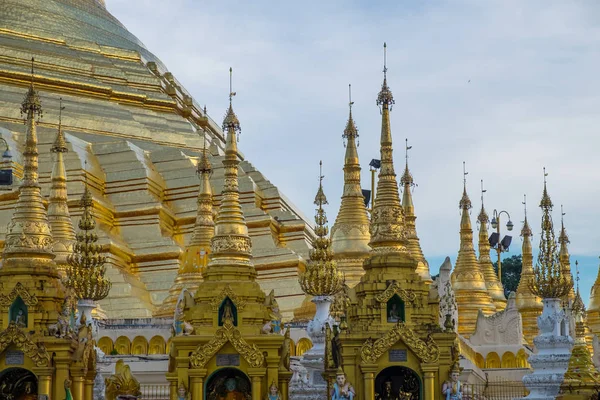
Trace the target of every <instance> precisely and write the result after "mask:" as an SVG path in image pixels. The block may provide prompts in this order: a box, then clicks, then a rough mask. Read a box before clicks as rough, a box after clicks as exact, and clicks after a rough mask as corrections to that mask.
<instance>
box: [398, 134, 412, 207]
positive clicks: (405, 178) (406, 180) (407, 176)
mask: <svg viewBox="0 0 600 400" xmlns="http://www.w3.org/2000/svg"><path fill="white" fill-rule="evenodd" d="M410 149H412V146H409V145H408V138H407V139H405V149H404V150H405V152H406V155H405V159H406V164H405V167H404V173H403V174H402V177H401V178H400V184H401V185H402V186H406V185H408V186H409V187H412V186H415V181H414V179H413V176H412V174H411V173H410V170H409V169H408V151H409V150H410ZM411 203H412V200H411ZM402 205H404V199H403V201H402ZM404 208H405V211H406V207H404Z"/></svg>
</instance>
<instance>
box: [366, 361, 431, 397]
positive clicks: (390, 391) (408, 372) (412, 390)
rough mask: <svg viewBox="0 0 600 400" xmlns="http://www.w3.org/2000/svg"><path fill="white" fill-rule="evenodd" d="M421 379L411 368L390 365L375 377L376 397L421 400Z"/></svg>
mask: <svg viewBox="0 0 600 400" xmlns="http://www.w3.org/2000/svg"><path fill="white" fill-rule="evenodd" d="M421 392H422V390H421V379H420V378H419V375H418V374H417V373H416V372H415V371H413V370H412V369H410V368H406V367H388V368H386V369H384V370H383V371H381V372H380V373H379V374H378V375H377V378H376V379H375V398H378V399H380V400H396V399H398V400H421V398H422V397H421Z"/></svg>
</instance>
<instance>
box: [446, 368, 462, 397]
mask: <svg viewBox="0 0 600 400" xmlns="http://www.w3.org/2000/svg"><path fill="white" fill-rule="evenodd" d="M448 375H449V378H450V379H449V380H447V381H446V382H444V384H443V385H442V394H443V395H444V396H445V398H446V400H462V388H461V383H460V381H459V380H458V377H459V376H460V367H459V365H458V363H454V366H453V367H452V369H451V370H450V373H449V374H448Z"/></svg>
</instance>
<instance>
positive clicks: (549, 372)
mask: <svg viewBox="0 0 600 400" xmlns="http://www.w3.org/2000/svg"><path fill="white" fill-rule="evenodd" d="M560 302H561V300H560V299H544V300H543V303H544V310H543V312H542V315H540V316H539V317H538V327H539V329H540V334H539V335H538V336H536V337H535V338H534V339H533V343H534V344H535V347H536V349H537V353H535V354H533V355H532V356H530V357H529V363H530V364H531V367H532V368H533V373H531V374H529V375H525V376H524V377H523V383H524V384H525V386H526V387H527V389H529V395H528V396H527V397H524V399H527V400H554V399H556V397H557V396H558V394H559V391H560V386H561V384H562V382H563V379H564V375H565V372H567V368H568V367H569V359H570V358H571V349H572V347H573V339H572V338H571V336H569V319H568V317H567V315H566V314H565V312H564V311H563V309H562V307H561V305H560Z"/></svg>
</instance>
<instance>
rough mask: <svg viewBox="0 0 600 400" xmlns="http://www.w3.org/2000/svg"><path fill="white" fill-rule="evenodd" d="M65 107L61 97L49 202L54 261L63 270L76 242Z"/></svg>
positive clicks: (53, 150)
mask: <svg viewBox="0 0 600 400" xmlns="http://www.w3.org/2000/svg"><path fill="white" fill-rule="evenodd" d="M64 109H65V108H64V107H63V106H62V98H61V99H60V106H59V111H58V132H57V133H56V139H55V140H54V144H53V145H52V148H51V149H50V151H51V152H52V153H54V154H55V156H54V157H55V158H54V166H53V168H52V177H51V181H52V184H51V187H50V201H49V202H48V221H49V222H50V227H51V228H52V237H53V238H54V246H53V251H54V254H56V259H55V260H54V261H55V262H56V264H57V265H58V267H59V269H61V270H64V269H65V268H66V266H67V257H68V256H69V255H70V254H72V253H73V243H75V229H74V228H73V222H72V221H71V216H70V214H69V206H68V204H67V201H68V196H67V173H66V171H65V163H64V156H63V154H64V153H66V152H68V149H67V142H66V141H65V135H64V133H63V130H62V110H64Z"/></svg>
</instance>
